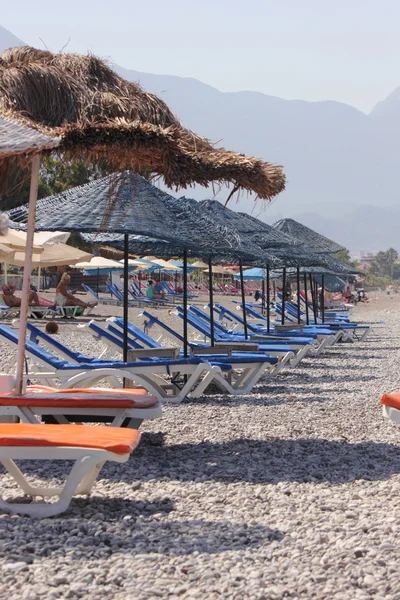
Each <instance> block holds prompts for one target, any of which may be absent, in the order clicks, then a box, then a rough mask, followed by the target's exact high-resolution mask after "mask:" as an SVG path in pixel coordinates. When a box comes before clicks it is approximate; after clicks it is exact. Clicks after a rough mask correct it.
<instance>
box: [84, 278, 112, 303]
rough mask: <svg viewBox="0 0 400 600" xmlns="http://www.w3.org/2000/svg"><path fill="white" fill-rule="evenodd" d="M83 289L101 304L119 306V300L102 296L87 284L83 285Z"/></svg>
mask: <svg viewBox="0 0 400 600" xmlns="http://www.w3.org/2000/svg"><path fill="white" fill-rule="evenodd" d="M82 287H83V289H84V290H85V292H86V293H87V294H89V295H90V296H92V298H93V300H95V301H96V302H98V303H99V304H112V305H116V304H118V300H117V299H116V298H112V297H106V296H100V295H99V294H97V293H96V292H95V291H94V290H93V289H92V288H91V287H89V286H88V285H86V284H85V283H82Z"/></svg>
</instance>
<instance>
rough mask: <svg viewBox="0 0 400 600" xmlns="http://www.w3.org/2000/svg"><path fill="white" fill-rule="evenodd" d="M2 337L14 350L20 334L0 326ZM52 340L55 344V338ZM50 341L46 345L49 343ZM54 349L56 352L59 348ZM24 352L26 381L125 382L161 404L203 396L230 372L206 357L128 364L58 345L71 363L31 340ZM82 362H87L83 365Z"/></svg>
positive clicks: (66, 384)
mask: <svg viewBox="0 0 400 600" xmlns="http://www.w3.org/2000/svg"><path fill="white" fill-rule="evenodd" d="M31 333H32V330H31ZM0 336H1V337H2V338H3V340H5V341H7V342H8V343H9V344H10V345H12V346H13V347H15V346H16V345H17V344H18V334H17V332H16V331H15V330H13V329H11V328H10V327H8V326H6V325H0ZM40 337H41V339H42V340H43V339H44V337H43V336H40ZM49 337H50V340H51V343H53V341H54V340H53V338H51V336H49ZM37 338H39V336H37ZM50 340H47V341H48V342H49V343H50ZM53 347H54V349H56V346H54V345H53ZM25 348H26V354H27V356H28V357H29V358H30V364H29V369H28V368H27V373H26V377H27V378H29V379H37V380H39V381H40V382H42V383H44V384H45V385H50V386H51V385H54V381H55V380H59V381H61V383H62V387H65V388H69V387H92V386H93V384H95V383H96V382H98V381H101V380H102V379H107V380H108V381H109V382H110V383H111V385H112V387H116V388H118V387H122V385H123V380H124V379H125V380H127V381H131V382H132V384H133V385H132V387H138V386H139V387H143V388H145V389H146V390H147V391H148V392H149V393H150V394H152V395H154V396H156V398H158V399H159V400H168V401H171V402H181V401H182V400H183V399H184V398H185V397H186V396H188V395H191V396H192V397H196V398H197V397H199V396H201V395H202V394H203V392H204V390H205V389H206V388H207V387H208V385H209V384H210V383H211V382H212V381H213V379H214V376H216V375H219V374H220V373H221V370H224V371H229V370H230V366H229V364H228V363H225V362H224V361H222V363H221V365H219V364H218V363H217V361H215V363H214V364H213V365H211V364H210V363H209V362H208V360H207V358H206V357H190V358H178V359H168V358H146V359H143V360H137V361H135V362H127V363H125V362H123V361H111V360H109V361H105V360H102V361H101V360H99V359H87V357H84V356H83V355H80V354H79V353H74V352H73V351H71V350H70V349H69V348H68V347H66V346H64V345H63V344H62V343H61V342H59V341H58V344H57V351H58V352H59V353H62V354H63V355H64V356H69V359H66V358H59V357H58V356H56V355H55V354H54V353H53V352H50V351H49V350H47V349H46V348H43V347H42V346H41V345H38V344H37V343H35V342H33V341H32V340H31V339H27V340H26V344H25ZM61 350H62V352H61ZM83 359H86V362H82V360H83ZM78 361H79V362H78Z"/></svg>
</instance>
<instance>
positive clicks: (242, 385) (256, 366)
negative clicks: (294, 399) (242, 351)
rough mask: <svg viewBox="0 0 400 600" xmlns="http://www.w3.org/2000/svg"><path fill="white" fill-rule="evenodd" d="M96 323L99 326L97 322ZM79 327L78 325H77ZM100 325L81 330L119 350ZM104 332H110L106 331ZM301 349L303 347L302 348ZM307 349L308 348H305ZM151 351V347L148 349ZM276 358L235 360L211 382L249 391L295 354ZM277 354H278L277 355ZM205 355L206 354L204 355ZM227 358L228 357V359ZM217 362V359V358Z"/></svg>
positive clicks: (233, 391)
mask: <svg viewBox="0 0 400 600" xmlns="http://www.w3.org/2000/svg"><path fill="white" fill-rule="evenodd" d="M96 325H98V326H99V324H98V323H96ZM79 327H80V326H79ZM101 329H102V327H100V326H99V327H98V329H97V331H96V333H95V332H94V331H93V330H92V329H91V328H90V323H88V324H85V325H84V326H83V327H82V328H81V331H86V332H87V333H90V334H91V335H92V336H93V337H95V338H96V339H101V340H102V341H103V340H104V343H105V344H109V345H110V348H113V349H114V350H117V349H118V350H119V351H120V350H121V348H120V346H119V345H117V344H113V342H112V340H111V335H109V336H104V337H101V338H100V335H101V332H100V331H101ZM106 333H108V334H109V333H110V332H108V331H106ZM302 350H303V349H302ZM306 350H308V348H306ZM215 351H216V353H218V348H217V347H216V349H215ZM149 352H150V353H151V348H150V349H149ZM276 355H277V358H280V360H279V361H278V362H277V363H276V364H273V365H271V364H269V363H265V362H263V363H260V362H257V361H256V360H255V361H254V362H253V363H249V362H245V361H244V362H243V363H240V361H239V362H237V361H235V362H234V363H232V369H231V370H230V371H229V372H227V373H224V372H223V371H221V370H219V371H216V372H215V373H214V379H213V383H214V384H216V385H217V387H218V388H219V389H220V390H221V391H224V392H228V393H229V394H232V395H239V394H247V393H249V392H251V390H252V389H253V387H254V386H255V384H256V383H257V382H258V381H259V380H260V379H261V377H263V376H264V375H267V376H269V377H272V376H275V375H277V374H278V373H279V372H280V371H281V370H282V369H283V367H284V366H295V365H292V364H291V361H296V358H297V355H296V356H295V355H294V353H293V352H284V353H276ZM278 355H279V356H278ZM304 355H305V354H302V355H300V356H299V357H298V359H297V362H296V364H297V363H298V362H299V361H300V360H301V359H302V358H303V357H304ZM204 356H207V355H204ZM228 360H229V359H228ZM217 362H218V360H217ZM195 392H196V394H194V393H191V394H190V396H191V397H193V398H198V397H199V396H198V394H197V389H196V390H195Z"/></svg>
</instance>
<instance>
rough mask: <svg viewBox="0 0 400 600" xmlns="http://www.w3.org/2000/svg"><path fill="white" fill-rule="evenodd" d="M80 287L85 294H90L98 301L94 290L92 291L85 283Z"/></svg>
mask: <svg viewBox="0 0 400 600" xmlns="http://www.w3.org/2000/svg"><path fill="white" fill-rule="evenodd" d="M82 287H83V289H84V290H85V292H87V293H88V294H91V295H92V296H93V297H94V298H97V300H98V299H99V295H98V294H96V292H95V291H94V290H92V288H91V287H89V286H88V285H86V283H82Z"/></svg>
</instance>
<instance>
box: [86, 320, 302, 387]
mask: <svg viewBox="0 0 400 600" xmlns="http://www.w3.org/2000/svg"><path fill="white" fill-rule="evenodd" d="M118 328H119V330H120V336H118V335H117V331H118ZM128 330H129V332H130V338H129V339H131V338H134V337H135V336H137V337H136V339H139V340H141V342H142V343H143V344H146V343H151V348H152V349H153V348H154V346H156V347H158V348H163V347H162V346H161V345H160V344H158V343H157V342H156V341H155V340H153V339H152V338H150V336H148V335H147V334H145V333H143V332H142V331H141V330H140V329H139V328H137V327H135V326H134V325H132V324H131V323H129V324H128ZM88 331H91V333H95V335H99V336H100V337H101V335H102V334H101V331H99V330H98V329H94V326H93V324H92V326H90V324H89V325H88ZM107 331H108V334H109V336H110V335H115V340H114V344H116V345H117V344H118V343H119V344H120V347H121V351H122V341H121V340H122V331H123V320H122V319H116V318H112V319H110V320H109V321H108V322H107ZM232 346H233V347H234V344H233V345H231V348H232ZM253 346H255V347H254V350H253V351H251V350H252V347H251V346H250V345H248V348H249V350H248V351H246V352H228V351H227V348H226V347H225V346H224V345H221V346H216V347H215V348H210V346H209V345H208V344H207V345H198V346H196V347H195V348H194V349H193V355H194V357H196V358H198V357H200V356H203V352H204V353H205V354H204V356H203V357H204V359H207V361H208V362H209V363H210V364H211V365H213V366H218V367H219V368H220V371H217V372H215V373H214V378H213V381H212V383H213V384H215V385H217V386H218V387H219V388H220V389H221V390H222V391H224V392H228V393H229V394H232V395H240V394H244V393H249V392H251V390H252V389H253V387H254V386H255V384H256V383H257V382H258V381H259V380H260V378H261V377H263V376H270V377H271V376H274V375H276V374H277V373H279V371H280V370H281V369H282V368H283V366H284V365H285V361H279V360H278V358H277V357H273V356H267V355H266V354H265V353H263V352H258V346H257V345H254V344H253ZM288 355H289V357H290V358H292V356H293V354H292V353H288Z"/></svg>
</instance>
